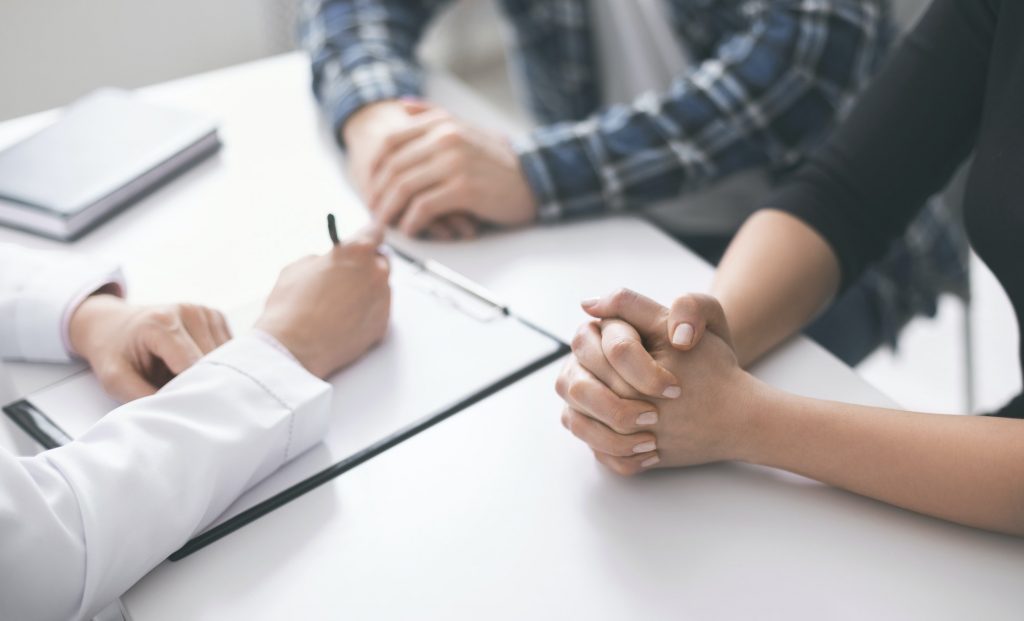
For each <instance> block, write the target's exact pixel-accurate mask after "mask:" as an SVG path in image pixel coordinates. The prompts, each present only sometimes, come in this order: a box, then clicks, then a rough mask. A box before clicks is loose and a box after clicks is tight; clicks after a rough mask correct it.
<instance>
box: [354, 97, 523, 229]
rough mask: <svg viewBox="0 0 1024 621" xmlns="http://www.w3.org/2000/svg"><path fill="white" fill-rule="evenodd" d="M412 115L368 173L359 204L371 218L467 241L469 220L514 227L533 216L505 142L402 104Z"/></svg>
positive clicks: (439, 112) (444, 115)
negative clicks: (445, 228)
mask: <svg viewBox="0 0 1024 621" xmlns="http://www.w3.org/2000/svg"><path fill="white" fill-rule="evenodd" d="M403 105H404V106H405V108H406V110H407V111H408V112H409V113H410V114H411V115H412V116H411V120H410V121H409V123H407V124H406V126H405V127H404V128H403V129H401V130H400V131H396V132H393V133H391V134H390V135H389V136H388V137H387V139H386V140H385V142H384V144H383V145H382V147H381V148H380V150H379V151H378V153H377V154H376V156H375V158H374V161H373V163H372V164H371V165H370V169H369V175H370V176H369V181H370V183H369V187H368V193H367V196H366V200H367V202H368V204H369V205H370V211H371V212H373V215H374V218H375V219H376V220H377V221H378V222H381V223H383V224H386V225H392V226H395V227H396V228H398V229H399V230H400V231H401V232H402V233H404V234H406V235H409V236H417V235H420V234H423V233H427V234H428V235H431V236H434V237H437V236H438V234H437V233H436V227H437V226H438V225H439V224H446V223H447V224H448V225H449V228H452V229H453V230H454V234H453V236H454V237H471V236H472V234H473V232H474V230H475V222H476V221H479V222H484V223H489V224H496V225H500V226H518V225H523V224H527V223H529V222H532V221H534V220H535V219H536V217H537V204H536V199H535V198H534V196H533V191H532V190H531V189H530V186H529V184H528V183H527V181H526V177H525V175H524V174H523V171H522V167H521V165H520V162H519V156H518V155H517V154H516V152H515V151H514V150H513V149H512V146H511V145H510V144H509V143H508V140H506V138H505V137H504V136H502V135H500V134H496V133H494V132H490V131H486V130H483V129H480V128H478V127H475V126H473V125H470V124H468V123H466V122H465V121H462V120H460V119H457V118H455V117H454V116H452V115H451V114H449V113H448V112H446V111H445V110H443V109H441V108H438V107H435V106H432V105H430V104H426V103H422V102H403Z"/></svg>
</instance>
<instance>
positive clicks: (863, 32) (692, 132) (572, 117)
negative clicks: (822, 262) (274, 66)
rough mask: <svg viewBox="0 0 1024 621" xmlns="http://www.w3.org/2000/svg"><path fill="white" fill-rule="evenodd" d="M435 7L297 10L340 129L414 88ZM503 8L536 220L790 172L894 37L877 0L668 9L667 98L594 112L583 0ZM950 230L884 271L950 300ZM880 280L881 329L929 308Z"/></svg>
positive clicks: (921, 224)
mask: <svg viewBox="0 0 1024 621" xmlns="http://www.w3.org/2000/svg"><path fill="white" fill-rule="evenodd" d="M445 4H447V2H446V0H308V1H307V2H306V3H305V5H304V7H303V16H302V23H301V27H300V36H301V40H302V42H303V46H304V47H305V48H306V50H307V51H308V52H309V54H310V56H311V59H312V66H313V89H314V92H315V93H316V95H317V97H318V99H319V100H320V101H321V103H322V105H323V107H324V109H325V111H326V113H327V114H328V115H329V117H330V119H331V121H332V122H333V123H334V124H335V126H336V127H337V128H338V129H339V130H340V128H341V126H342V125H343V124H344V123H345V121H346V120H347V119H348V117H349V116H350V115H351V114H352V113H354V112H355V111H356V110H358V109H359V108H360V107H362V106H364V105H366V104H368V103H371V102H374V101H379V100H383V99H391V98H396V97H401V96H419V95H421V94H422V87H423V72H422V69H421V67H420V66H419V64H418V63H417V61H416V55H415V50H416V46H417V44H418V43H419V40H420V38H421V36H422V34H423V31H424V29H425V28H426V26H427V24H428V23H429V21H430V19H431V18H432V17H433V16H434V15H435V13H437V11H438V10H439V9H440V8H441V7H442V6H443V5H445ZM500 5H501V7H502V9H503V11H504V13H505V15H506V16H507V18H508V20H509V21H510V23H511V25H512V26H513V31H514V33H515V50H514V51H515V54H514V61H515V65H516V66H517V68H518V69H519V70H520V71H521V72H522V75H523V77H524V78H525V80H524V82H525V83H526V84H527V85H528V87H529V97H530V99H529V104H530V107H531V109H532V111H533V113H534V116H535V117H536V118H537V120H538V121H539V122H540V123H541V124H540V126H539V127H537V128H536V129H534V130H532V131H531V132H530V133H529V134H528V135H527V136H525V137H522V138H521V139H518V140H517V141H516V149H517V152H518V153H519V157H520V161H521V162H522V166H523V170H524V172H525V174H526V177H527V179H528V181H529V184H530V186H531V187H532V189H533V192H534V194H535V196H536V197H537V201H538V205H539V211H538V213H539V217H540V219H542V220H553V219H558V218H562V217H566V216H574V215H590V214H595V213H599V212H602V211H605V210H621V209H626V208H634V207H642V206H646V205H650V204H652V203H654V202H656V201H659V200H662V199H666V198H671V197H676V196H679V195H680V194H682V193H684V192H687V191H690V190H693V189H696V188H698V187H701V186H703V185H706V184H708V183H709V182H713V181H714V180H716V179H719V178H721V177H724V176H726V175H729V174H731V173H734V172H736V171H739V170H742V169H745V168H751V167H763V168H768V169H770V170H774V171H777V172H779V173H782V172H784V171H787V170H791V169H793V168H794V167H795V166H796V164H797V163H798V162H799V161H800V160H801V159H802V158H803V156H804V155H805V154H806V153H807V152H808V151H809V150H810V149H812V148H813V147H814V146H815V145H817V144H818V143H819V142H820V141H821V140H822V139H823V138H824V137H825V136H826V135H827V134H828V132H829V130H830V129H831V128H832V127H833V126H834V124H835V121H836V119H837V118H839V117H840V116H841V115H842V113H843V112H844V111H845V110H846V109H847V108H848V106H849V105H850V104H851V103H852V101H853V99H854V97H855V96H856V95H857V93H858V92H859V91H860V90H861V88H862V87H863V86H864V85H865V84H866V83H867V81H868V80H869V79H870V77H871V76H872V74H873V73H874V71H875V70H876V69H877V67H878V66H879V64H880V62H881V60H882V58H883V56H884V53H885V52H886V48H887V47H888V43H889V40H890V39H891V37H890V34H891V32H890V27H889V22H888V19H887V4H886V0H668V6H669V7H670V14H671V19H672V26H673V27H674V30H675V32H676V33H677V34H678V37H679V41H680V42H681V44H682V45H683V46H684V47H685V48H686V50H687V51H688V53H689V54H690V56H691V58H692V59H693V60H694V63H693V67H692V69H691V70H690V71H689V72H688V73H686V74H685V75H681V76H679V77H678V78H677V79H676V80H675V81H674V82H673V84H672V85H671V87H670V88H669V89H668V91H667V92H665V93H661V94H657V95H655V94H651V95H649V96H643V97H640V98H638V99H637V100H635V101H634V102H632V103H627V104H622V105H616V106H611V107H609V108H605V109H601V108H600V106H601V85H600V84H599V81H598V80H599V75H598V71H597V67H598V58H597V51H596V49H595V41H594V40H593V38H594V34H593V29H592V16H591V15H590V7H589V3H588V2H587V0H501V2H500ZM959 226H960V225H959V223H958V222H957V220H956V218H953V217H948V215H947V214H942V213H938V212H937V211H936V210H935V209H932V208H930V209H928V210H925V211H924V212H923V213H922V215H921V217H919V218H918V220H917V221H916V222H915V224H914V227H915V228H916V231H914V230H912V231H911V232H910V233H909V234H908V236H907V237H906V238H905V240H904V242H902V244H903V246H904V247H903V248H902V251H901V254H902V256H903V257H904V259H903V260H902V262H901V264H900V265H898V266H895V267H892V268H891V269H890V271H903V272H906V270H908V269H911V270H913V272H914V274H915V278H916V279H917V281H916V282H917V284H918V285H920V287H921V289H922V291H921V293H919V294H917V295H916V296H912V297H917V298H921V299H927V298H929V296H930V297H932V298H933V297H934V295H932V294H933V293H934V292H935V291H937V290H943V289H945V290H949V289H955V290H957V291H958V292H960V293H962V291H963V288H964V285H963V283H964V278H965V277H964V273H965V267H964V265H965V261H964V259H963V257H964V256H965V253H964V252H963V251H962V248H961V247H960V246H962V245H963V241H962V239H963V236H962V234H961V233H960V232H959V230H958V229H959ZM958 244H959V245H960V246H957V245H958ZM936 257H939V260H938V261H936V260H935V258H936ZM908 262H909V266H908V265H907V263H908ZM882 272H883V273H881V274H876V275H875V276H873V277H872V276H869V277H868V278H869V280H870V279H871V278H874V279H875V284H874V285H872V288H873V289H875V290H876V291H877V292H878V295H879V297H881V298H882V302H881V303H882V304H883V306H884V307H887V308H888V309H890V311H891V312H887V319H886V323H888V324H890V328H892V329H893V330H895V323H894V322H896V321H898V319H897V315H899V316H905V315H906V314H907V312H910V313H911V314H913V313H914V312H920V311H921V310H925V311H928V310H931V309H930V308H923V309H922V308H921V305H920V304H918V303H914V304H911V305H910V306H911V307H912V308H910V310H909V311H908V310H907V308H908V302H907V300H906V299H902V300H901V299H900V295H901V293H900V291H901V289H903V288H905V287H902V286H897V285H896V284H894V283H898V282H902V280H898V279H896V278H895V277H892V278H890V277H889V276H888V275H887V274H886V273H884V270H882ZM904 298H906V296H905V295H904ZM926 306H927V304H926Z"/></svg>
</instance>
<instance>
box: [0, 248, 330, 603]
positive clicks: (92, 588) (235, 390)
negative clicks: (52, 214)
mask: <svg viewBox="0 0 1024 621" xmlns="http://www.w3.org/2000/svg"><path fill="white" fill-rule="evenodd" d="M119 280H120V276H119V274H118V272H117V270H116V268H115V267H113V266H111V265H107V264H103V263H101V262H96V261H90V260H88V259H85V258H81V257H79V258H75V259H71V258H69V257H68V255H62V254H57V253H43V252H39V251H29V250H26V249H23V248H20V247H16V246H12V245H4V244H0V356H3V357H7V358H17V359H24V360H67V359H69V353H68V350H67V338H66V330H67V318H68V315H69V312H70V311H71V310H73V308H74V307H75V306H77V304H78V302H80V301H81V299H83V297H84V296H86V295H88V294H89V293H90V292H92V291H95V290H96V289H97V288H98V287H100V286H102V285H104V284H106V283H118V282H119ZM329 402H330V385H329V384H327V383H325V382H322V381H320V380H319V379H317V378H315V377H314V376H312V375H311V374H309V373H308V372H307V371H306V370H305V369H303V368H302V367H301V366H300V365H299V364H298V363H297V362H296V361H295V360H294V359H293V358H292V357H291V356H290V355H289V354H288V353H287V351H286V350H284V349H283V348H281V347H280V345H278V344H276V342H274V341H273V340H272V339H270V338H269V337H266V336H265V335H259V334H249V335H245V336H241V337H239V338H236V339H235V340H234V341H231V342H229V343H227V344H225V345H224V346H223V347H221V348H219V349H218V350H216V351H214V352H212V353H210V354H209V355H207V356H206V357H204V358H203V359H202V360H201V361H200V362H199V363H197V364H196V365H195V366H193V367H192V368H191V369H189V370H187V371H185V372H184V373H182V374H181V375H180V376H178V377H177V378H175V379H174V380H173V381H172V382H171V383H169V384H168V385H167V386H165V387H164V388H163V389H162V390H161V391H160V392H159V393H158V394H156V395H154V396H152V397H147V398H144V399H139V400H137V401H133V402H131V403H128V404H126V405H123V406H121V407H119V408H117V409H116V410H114V411H113V412H111V413H110V414H108V415H107V416H106V417H104V419H103V420H102V421H100V422H99V423H97V424H96V425H95V426H94V427H93V428H92V429H90V430H89V431H88V432H87V433H86V434H84V435H83V436H82V437H80V438H78V439H76V440H75V441H74V442H71V443H70V444H67V445H65V446H62V447H60V448H56V449H53V450H49V451H45V452H43V453H40V454H38V455H36V456H32V457H18V456H15V455H12V454H10V453H9V452H7V451H3V450H2V449H0V619H4V620H7V619H11V620H15V619H16V620H18V621H29V620H32V619H81V618H89V617H91V616H92V615H93V614H96V613H97V612H98V611H99V610H100V609H102V608H103V607H104V606H106V605H107V604H109V603H110V602H112V601H114V600H115V599H116V598H117V597H119V596H120V595H121V594H122V593H123V592H124V591H126V590H127V589H128V588H129V587H130V586H131V585H132V584H133V583H135V582H136V581H137V580H138V579H139V578H141V577H142V576H143V575H145V574H146V573H147V572H148V571H149V570H150V569H152V568H153V567H155V566H156V565H157V564H158V563H160V562H161V561H162V560H163V559H165V558H166V557H167V556H168V555H169V554H170V553H171V552H173V551H174V550H175V549H177V548H178V547H179V546H180V545H181V544H183V543H184V542H185V541H186V540H187V539H188V538H189V537H190V536H192V535H194V534H196V533H197V532H199V531H200V530H202V529H203V528H204V527H205V526H207V525H209V524H210V523H211V522H212V521H213V520H214V519H215V518H216V517H217V515H218V514H220V513H221V512H222V511H223V510H224V509H225V508H226V507H227V506H228V505H229V504H230V503H231V502H232V501H233V500H234V499H235V498H236V497H237V496H239V495H240V494H241V493H242V492H244V491H245V490H246V489H248V488H249V487H251V486H252V485H253V484H255V483H256V482H258V481H259V480H261V479H262V478H264V477H265V476H267V475H268V474H270V473H271V472H273V471H274V470H275V469H277V468H278V467H279V466H281V465H282V464H283V463H285V462H286V461H288V460H289V459H291V458H292V457H294V456H296V455H298V454H299V453H301V452H303V451H305V450H306V449H308V448H310V447H312V446H313V445H314V444H316V443H318V442H319V441H320V440H321V438H322V437H323V434H324V433H325V432H326V428H327V423H328V413H329Z"/></svg>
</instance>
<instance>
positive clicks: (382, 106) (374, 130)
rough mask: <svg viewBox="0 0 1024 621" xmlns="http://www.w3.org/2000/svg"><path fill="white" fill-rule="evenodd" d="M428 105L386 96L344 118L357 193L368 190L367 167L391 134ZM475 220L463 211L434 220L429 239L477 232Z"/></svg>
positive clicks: (367, 192)
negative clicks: (346, 119)
mask: <svg viewBox="0 0 1024 621" xmlns="http://www.w3.org/2000/svg"><path fill="white" fill-rule="evenodd" d="M427 109H428V107H427V106H426V105H425V104H420V103H415V102H408V101H398V100H386V101H379V102H376V103H372V104H369V105H367V106H365V107H363V108H361V109H360V110H359V111H357V112H356V113H355V114H353V115H352V116H351V117H350V118H349V119H348V121H346V122H345V126H344V129H343V130H342V138H343V139H344V142H345V144H346V146H347V147H348V163H349V175H350V177H351V179H352V182H353V183H354V184H355V186H356V189H357V190H358V191H359V194H360V195H361V196H362V197H363V198H364V199H366V198H367V197H368V195H369V193H370V182H371V179H370V169H371V167H372V165H373V162H374V161H375V160H376V159H377V158H378V156H379V155H380V153H381V151H382V150H383V149H384V147H385V146H386V145H387V144H388V141H389V140H390V137H391V136H392V135H393V134H396V133H399V132H401V131H402V130H403V129H405V128H407V127H408V125H409V123H410V122H412V120H413V117H414V116H415V115H417V114H419V113H421V112H424V111H426V110H427ZM476 231H477V225H476V222H475V221H474V220H473V219H472V218H471V217H469V216H468V215H465V214H453V215H450V216H446V217H443V218H439V219H437V220H435V221H434V222H433V223H431V224H430V226H428V227H427V229H426V234H427V236H428V237H430V238H432V239H436V240H439V241H449V240H454V239H469V238H471V237H475V236H476Z"/></svg>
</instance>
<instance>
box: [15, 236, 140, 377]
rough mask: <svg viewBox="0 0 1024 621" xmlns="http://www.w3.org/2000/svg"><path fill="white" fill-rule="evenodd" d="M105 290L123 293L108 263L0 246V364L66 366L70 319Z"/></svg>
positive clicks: (119, 278) (119, 279)
mask: <svg viewBox="0 0 1024 621" xmlns="http://www.w3.org/2000/svg"><path fill="white" fill-rule="evenodd" d="M106 285H113V288H114V289H115V290H116V291H117V292H118V293H123V292H124V280H123V278H122V276H121V271H120V270H119V269H118V267H117V265H115V264H114V263H112V262H110V261H105V260H103V259H99V258H96V257H86V256H83V255H79V254H75V253H70V252H55V251H43V250H32V249H28V248H23V247H21V246H17V245H15V244H0V358H4V359H15V360H33V361H39V362H67V361H69V360H70V359H71V355H72V352H71V347H70V343H69V342H68V322H69V320H70V319H71V314H72V312H73V311H74V310H75V309H76V308H77V307H78V305H79V304H80V303H81V302H82V300H84V299H85V298H86V296H88V295H89V294H91V293H94V292H95V291H97V290H98V289H100V288H102V287H104V286H106Z"/></svg>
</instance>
